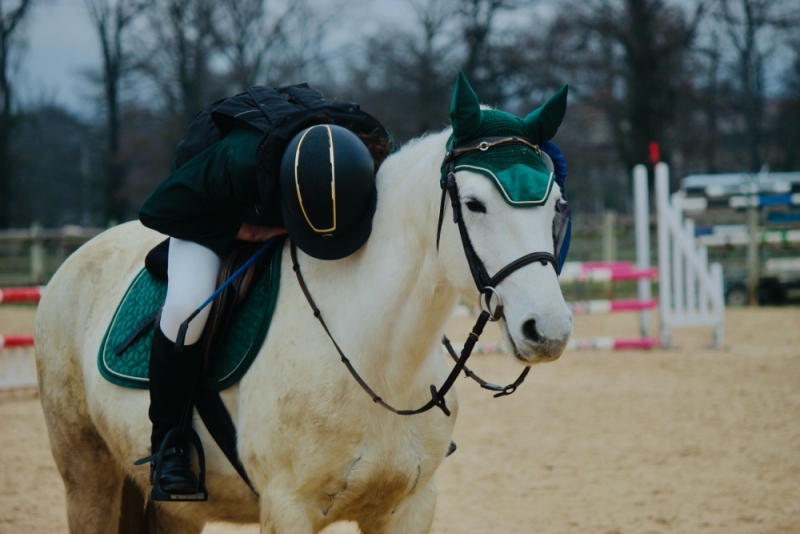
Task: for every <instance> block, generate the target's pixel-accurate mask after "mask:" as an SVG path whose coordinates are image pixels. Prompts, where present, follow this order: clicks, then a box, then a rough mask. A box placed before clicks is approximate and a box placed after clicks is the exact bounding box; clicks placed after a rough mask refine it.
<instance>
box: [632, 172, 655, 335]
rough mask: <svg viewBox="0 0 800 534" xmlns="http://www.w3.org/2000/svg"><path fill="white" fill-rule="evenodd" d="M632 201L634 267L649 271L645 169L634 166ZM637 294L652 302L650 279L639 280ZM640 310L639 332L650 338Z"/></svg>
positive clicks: (646, 318) (647, 321)
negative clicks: (633, 214) (634, 246)
mask: <svg viewBox="0 0 800 534" xmlns="http://www.w3.org/2000/svg"><path fill="white" fill-rule="evenodd" d="M633 200H634V211H635V219H634V223H635V232H636V267H637V268H639V269H640V270H643V271H644V270H647V269H650V195H649V191H648V188H647V167H645V166H644V165H636V166H635V167H634V168H633ZM637 293H638V296H639V300H640V301H642V302H645V301H651V300H652V282H651V280H650V278H649V277H648V278H645V277H642V278H639V279H638V281H637ZM648 310H649V308H647V309H644V308H643V309H642V310H641V311H640V312H639V331H640V333H641V336H642V337H643V338H646V337H649V336H650V312H649V311H648Z"/></svg>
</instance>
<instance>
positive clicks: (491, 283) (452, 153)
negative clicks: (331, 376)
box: [290, 137, 558, 416]
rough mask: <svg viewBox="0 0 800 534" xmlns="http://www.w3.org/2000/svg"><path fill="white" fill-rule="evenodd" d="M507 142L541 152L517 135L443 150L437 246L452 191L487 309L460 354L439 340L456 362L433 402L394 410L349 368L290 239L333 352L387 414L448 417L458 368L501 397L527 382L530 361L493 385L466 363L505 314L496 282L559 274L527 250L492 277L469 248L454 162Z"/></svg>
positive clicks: (547, 257) (543, 255) (546, 258)
mask: <svg viewBox="0 0 800 534" xmlns="http://www.w3.org/2000/svg"><path fill="white" fill-rule="evenodd" d="M509 143H520V144H524V145H526V146H528V147H530V148H533V149H534V150H535V151H536V152H537V153H538V154H541V151H540V150H539V147H538V146H537V145H535V144H534V143H532V142H531V141H530V140H528V139H524V138H521V137H485V138H483V139H478V140H477V141H473V142H472V143H469V144H467V145H464V146H462V147H459V148H455V141H454V142H453V143H452V144H451V145H450V148H449V149H448V151H447V152H446V153H445V157H444V163H446V164H447V171H446V181H445V183H444V184H443V187H442V200H441V204H440V206H439V223H438V227H437V230H436V248H437V250H438V248H439V238H440V236H441V232H442V223H443V221H444V210H445V201H446V199H447V195H448V193H449V195H450V201H451V205H452V208H453V222H455V223H456V224H458V233H459V234H460V235H461V244H462V246H463V248H464V253H465V254H466V257H467V263H468V264H469V269H470V272H471V273H472V278H473V279H474V280H475V285H476V286H477V288H478V292H479V293H480V294H481V295H482V296H483V297H484V301H485V303H486V309H483V307H481V313H480V315H479V316H478V320H477V321H476V322H475V325H474V326H473V327H472V331H471V332H470V333H469V335H468V336H467V340H466V342H465V343H464V347H463V349H462V350H461V355H460V356H459V355H457V354H456V351H455V349H454V348H453V346H452V345H451V344H450V340H449V339H447V336H444V337H443V338H442V344H443V345H444V346H445V348H446V349H447V352H448V353H449V354H450V356H451V357H452V358H453V359H454V360H455V361H456V364H455V366H454V367H453V370H452V371H451V372H450V374H449V375H448V377H447V379H446V380H445V381H444V384H442V386H441V387H440V388H439V389H436V386H435V385H434V384H431V387H430V392H431V400H429V401H428V402H427V403H426V404H424V405H423V406H420V407H419V408H417V409H415V410H398V409H396V408H394V407H392V406H391V405H389V404H387V403H386V402H385V401H384V400H383V399H382V398H381V397H380V396H379V395H378V394H377V393H375V392H374V391H373V390H372V388H370V387H369V385H368V384H367V383H366V382H365V381H364V379H363V378H362V377H361V376H360V375H359V374H358V372H357V371H356V370H355V368H354V367H353V364H352V363H351V362H350V360H349V359H348V358H347V356H345V354H344V352H342V349H341V348H340V347H339V344H338V343H336V340H335V339H334V338H333V335H331V332H330V330H329V329H328V326H327V325H326V324H325V320H324V319H323V318H322V313H321V312H320V310H319V308H318V307H317V305H316V304H315V302H314V299H313V298H312V297H311V293H310V292H309V290H308V286H307V285H306V283H305V280H304V279H303V275H302V274H301V272H300V264H299V263H298V261H297V248H296V247H295V244H294V241H292V243H291V247H290V252H291V257H292V269H293V270H294V272H295V275H296V276H297V281H298V283H299V285H300V289H301V290H302V291H303V295H305V297H306V300H307V301H308V304H309V305H310V306H311V309H312V310H313V311H314V317H316V318H317V320H318V321H319V322H320V324H321V325H322V328H323V329H324V330H325V333H326V334H327V335H328V337H329V338H330V340H331V341H332V342H333V346H334V347H335V348H336V351H337V352H338V353H339V356H340V358H341V360H342V363H344V365H345V367H347V370H348V371H349V372H350V374H351V375H352V376H353V378H354V379H355V381H356V382H357V383H358V385H359V386H361V388H362V389H363V390H364V391H366V392H367V394H368V395H369V396H370V397H371V398H372V401H373V402H375V403H376V404H378V405H380V406H382V407H384V408H386V409H387V410H389V411H390V412H393V413H395V414H397V415H416V414H419V413H423V412H427V411H428V410H430V409H431V408H433V407H438V408H440V409H441V410H442V412H444V414H445V415H447V416H450V409H449V408H448V407H447V404H446V403H445V395H446V394H447V392H448V391H450V388H451V387H452V386H453V384H454V383H455V380H456V378H458V375H459V374H461V371H464V373H465V374H466V376H468V377H469V378H471V379H473V380H475V381H476V382H477V383H478V384H479V385H480V386H481V387H482V388H483V389H488V390H490V391H494V392H495V395H494V397H503V396H505V395H510V394H512V393H514V391H516V389H517V387H518V386H519V385H520V384H522V382H523V381H524V380H525V377H526V376H527V375H528V372H529V371H530V370H531V367H530V365H528V366H526V367H525V369H524V370H523V371H522V373H521V374H520V375H519V377H517V379H516V380H515V381H514V382H513V383H511V384H509V385H507V386H498V385H496V384H492V383H489V382H486V381H485V380H483V379H481V378H480V377H479V376H478V375H476V374H475V373H474V372H472V371H471V370H470V369H469V368H468V367H467V366H466V362H467V359H469V357H470V355H471V354H472V350H473V349H474V347H475V343H477V341H478V338H479V337H480V335H481V334H482V333H483V329H484V327H485V326H486V323H487V322H489V321H498V320H500V319H502V318H503V301H502V298H501V297H500V293H499V292H498V291H497V289H496V288H497V286H498V285H499V284H500V282H502V281H503V280H504V279H505V278H506V277H507V276H508V275H510V274H511V273H513V272H514V271H516V270H518V269H521V268H522V267H524V266H526V265H528V264H530V263H535V262H540V263H541V264H542V265H547V264H548V263H549V264H551V265H552V266H553V269H555V270H556V273H558V262H557V260H556V257H555V256H554V255H553V254H550V253H549V252H532V253H530V254H526V255H525V256H522V257H521V258H518V259H516V260H514V261H512V262H511V263H509V264H508V265H506V266H505V267H503V268H502V269H500V270H499V271H497V272H496V273H495V275H494V276H489V273H488V272H487V271H486V267H485V266H484V265H483V262H482V261H481V259H480V258H479V257H478V254H477V253H476V252H475V248H474V247H473V246H472V242H471V241H470V239H469V232H467V227H466V224H465V223H464V217H463V216H462V212H461V199H460V197H459V195H458V185H457V184H456V174H455V165H456V160H457V159H458V158H459V157H460V156H463V155H465V154H468V153H470V152H474V151H477V150H480V151H482V152H485V151H487V150H489V149H490V148H491V147H493V146H498V145H505V144H509ZM493 295H494V296H495V297H496V300H497V305H496V306H495V308H494V310H492V309H491V300H492V296H493Z"/></svg>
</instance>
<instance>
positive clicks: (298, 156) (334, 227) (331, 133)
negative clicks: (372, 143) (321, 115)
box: [294, 124, 336, 234]
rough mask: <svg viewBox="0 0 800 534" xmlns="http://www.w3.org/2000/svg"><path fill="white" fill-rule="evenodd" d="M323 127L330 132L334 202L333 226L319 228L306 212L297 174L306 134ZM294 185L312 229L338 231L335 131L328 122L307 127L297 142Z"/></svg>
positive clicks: (322, 231)
mask: <svg viewBox="0 0 800 534" xmlns="http://www.w3.org/2000/svg"><path fill="white" fill-rule="evenodd" d="M317 127H322V128H325V130H326V131H327V132H328V141H329V143H328V146H329V149H328V151H329V155H330V162H331V202H333V226H331V227H330V228H317V227H315V226H314V224H313V223H312V222H311V219H309V218H308V214H307V213H306V208H305V206H304V205H303V195H302V193H300V178H299V176H298V174H297V167H298V165H299V164H300V149H301V148H302V146H303V141H305V139H306V136H307V135H308V133H309V132H310V131H311V130H313V129H314V128H317ZM294 185H295V187H296V188H297V200H299V201H300V210H301V211H302V212H303V217H305V219H306V222H307V223H308V226H309V227H311V229H312V230H314V231H315V232H317V233H318V234H324V233H330V232H335V231H336V166H335V165H334V162H333V132H332V131H331V128H330V126H328V125H327V124H321V125H318V126H312V127H311V128H309V129H307V130H306V131H305V132H304V133H303V136H302V137H301V138H300V142H299V143H298V144H297V150H296V151H295V154H294Z"/></svg>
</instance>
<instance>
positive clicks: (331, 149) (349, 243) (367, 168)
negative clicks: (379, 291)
mask: <svg viewBox="0 0 800 534" xmlns="http://www.w3.org/2000/svg"><path fill="white" fill-rule="evenodd" d="M280 187H281V197H282V199H283V200H282V206H281V207H282V212H283V222H284V224H285V225H286V229H287V230H288V232H289V236H290V237H291V238H292V241H294V242H295V243H296V244H297V246H298V247H299V248H300V250H302V251H303V252H305V253H306V254H308V255H309V256H312V257H314V258H318V259H321V260H338V259H340V258H344V257H347V256H349V255H350V254H352V253H354V252H355V251H356V250H358V249H359V248H361V246H362V245H363V244H364V243H365V242H366V241H367V238H369V234H370V232H371V231H372V218H373V216H374V215H375V208H376V206H377V201H378V192H377V189H376V188H375V164H374V161H373V158H372V155H371V154H370V152H369V150H368V149H367V146H366V145H365V144H364V143H363V142H362V141H361V139H359V138H358V136H357V135H355V134H354V133H353V132H351V131H350V130H347V129H346V128H342V127H341V126H336V125H334V124H318V125H316V126H312V127H310V128H306V129H305V130H303V131H301V132H300V133H298V134H297V135H295V137H294V138H293V139H292V140H291V142H289V145H288V147H287V148H286V151H285V152H284V154H283V158H282V159H281V172H280Z"/></svg>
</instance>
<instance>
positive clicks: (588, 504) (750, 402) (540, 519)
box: [0, 307, 800, 534]
mask: <svg viewBox="0 0 800 534" xmlns="http://www.w3.org/2000/svg"><path fill="white" fill-rule="evenodd" d="M33 312H34V310H33V309H32V308H23V307H4V308H0V333H12V332H22V331H30V330H31V325H32V318H33ZM469 326H471V321H470V320H469V319H467V318H458V319H454V320H453V321H452V324H451V327H450V328H449V331H450V333H451V334H453V336H452V337H453V338H454V339H455V338H461V337H462V336H463V334H464V333H465V332H466V331H468V328H469ZM636 333H637V327H636V316H635V315H634V314H622V315H613V316H612V315H607V316H590V317H576V335H577V336H578V337H584V336H586V337H588V336H596V335H617V336H634V335H636ZM726 336H727V339H726V345H727V346H726V348H725V349H723V350H710V349H708V348H707V346H708V344H709V343H710V340H711V335H710V330H709V329H706V328H698V329H688V330H683V331H677V332H676V334H675V344H676V346H677V348H676V349H673V350H666V351H665V350H653V351H650V352H640V351H629V352H616V353H614V352H608V351H602V352H567V353H565V354H564V356H562V358H561V359H560V360H558V361H557V362H554V363H550V364H546V365H541V366H537V367H534V369H533V370H532V372H531V373H530V375H529V377H528V380H527V382H526V383H525V384H524V385H523V386H522V387H521V388H520V390H519V391H518V392H517V393H516V394H514V395H513V396H511V397H507V398H503V399H498V400H495V399H492V397H491V395H490V394H489V392H486V391H484V390H481V389H479V388H478V387H477V385H475V384H474V383H471V382H468V381H466V380H464V379H461V380H460V381H459V382H458V390H459V396H460V400H461V409H460V414H459V420H458V423H457V425H456V431H455V436H454V439H455V440H456V442H457V443H458V451H457V452H456V453H455V454H454V455H453V456H451V457H450V458H448V459H447V460H446V461H445V462H444V464H443V466H442V467H441V469H440V470H439V473H438V475H437V477H438V486H439V500H438V505H437V510H436V518H435V521H434V525H433V529H432V532H434V533H437V534H445V533H453V534H455V533H460V534H471V533H475V534H477V533H481V534H484V533H495V532H498V533H500V532H502V533H527V532H537V533H576V534H577V533H602V534H611V533H620V534H629V533H630V534H636V533H647V534H649V533H654V534H655V533H670V532H675V533H702V534H705V533H708V534H711V533H718V534H736V533H783V532H798V533H800V309H796V308H782V309H757V310H748V309H733V310H729V311H728V318H727V327H726ZM484 337H485V339H486V340H493V339H495V340H496V339H498V334H497V332H495V331H489V332H487V334H485V335H484ZM470 365H471V366H472V367H473V369H474V370H475V371H476V372H478V373H479V374H481V376H483V377H484V378H486V379H488V380H490V381H493V382H498V383H501V382H502V383H507V382H510V381H512V380H513V378H514V377H515V376H516V374H517V373H518V372H519V369H520V368H519V367H518V366H517V365H516V364H514V363H513V362H511V361H510V360H509V359H508V358H507V357H505V356H502V355H478V356H476V357H475V358H474V361H473V362H472V363H471V364H470ZM387 417H390V415H389V414H387ZM63 532H66V513H65V510H64V489H63V485H62V482H61V479H60V477H59V475H58V473H57V471H56V469H55V465H54V463H53V459H52V456H51V454H50V449H49V444H48V441H47V432H46V429H45V425H44V418H43V416H42V413H41V407H40V405H39V399H38V396H37V394H36V392H35V391H32V390H28V391H16V392H0V533H3V534H5V533H9V534H11V533H15V534H25V533H63ZM225 532H231V533H253V534H255V533H257V532H258V528H257V527H256V526H247V527H236V526H232V525H224V524H214V525H209V526H208V527H207V528H206V530H205V533H207V534H210V533H213V534H222V533H225ZM326 532H327V533H328V534H333V533H336V534H343V533H353V532H357V529H355V527H354V526H352V525H341V526H335V527H334V528H330V529H328V530H327V531H326Z"/></svg>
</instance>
